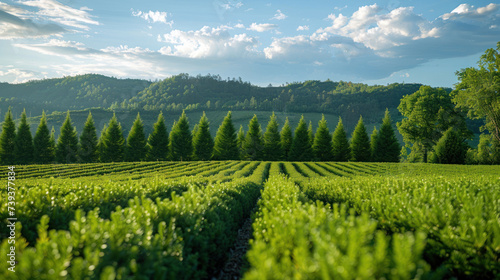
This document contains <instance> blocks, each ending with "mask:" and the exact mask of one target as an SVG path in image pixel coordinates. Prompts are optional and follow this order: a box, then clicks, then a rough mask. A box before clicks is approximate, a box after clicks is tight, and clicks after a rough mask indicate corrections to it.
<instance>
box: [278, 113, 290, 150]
mask: <svg viewBox="0 0 500 280" xmlns="http://www.w3.org/2000/svg"><path fill="white" fill-rule="evenodd" d="M292 142H293V136H292V128H291V127H290V121H288V117H287V118H286V120H285V124H284V125H283V128H281V133H280V143H281V148H282V149H283V156H282V158H283V159H288V156H289V154H290V149H291V148H292Z"/></svg>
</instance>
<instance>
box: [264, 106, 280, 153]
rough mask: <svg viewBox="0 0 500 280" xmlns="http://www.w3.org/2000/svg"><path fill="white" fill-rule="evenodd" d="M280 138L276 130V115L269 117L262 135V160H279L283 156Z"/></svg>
mask: <svg viewBox="0 0 500 280" xmlns="http://www.w3.org/2000/svg"><path fill="white" fill-rule="evenodd" d="M280 141H281V137H280V133H279V130H278V120H277V119H276V115H275V114H274V112H273V114H272V115H271V118H270V119H269V122H268V123H267V127H266V132H265V133H264V160H280V159H281V157H282V156H283V150H282V148H281V143H280Z"/></svg>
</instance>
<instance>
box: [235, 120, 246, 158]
mask: <svg viewBox="0 0 500 280" xmlns="http://www.w3.org/2000/svg"><path fill="white" fill-rule="evenodd" d="M236 143H237V145H238V151H239V154H240V155H242V154H243V143H245V131H244V130H243V125H240V130H239V131H238V134H237V135H236Z"/></svg>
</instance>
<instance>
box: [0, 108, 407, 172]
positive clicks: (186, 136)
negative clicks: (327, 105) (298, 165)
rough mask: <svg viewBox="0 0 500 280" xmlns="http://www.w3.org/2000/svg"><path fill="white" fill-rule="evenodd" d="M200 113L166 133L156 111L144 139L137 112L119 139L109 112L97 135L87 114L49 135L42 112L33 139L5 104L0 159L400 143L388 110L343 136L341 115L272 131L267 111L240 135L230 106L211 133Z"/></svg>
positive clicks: (342, 157)
mask: <svg viewBox="0 0 500 280" xmlns="http://www.w3.org/2000/svg"><path fill="white" fill-rule="evenodd" d="M209 125H210V123H209V121H208V118H207V117H206V115H205V113H203V116H202V117H201V119H200V121H199V123H198V124H197V125H195V127H194V129H193V131H190V128H189V121H188V118H187V116H186V114H185V112H183V113H182V115H181V117H180V118H179V119H178V120H177V121H175V122H174V125H173V127H172V131H171V132H170V134H169V133H168V132H167V127H166V125H165V119H164V117H163V115H162V113H160V114H159V116H158V120H157V121H156V123H155V124H154V126H153V129H154V130H153V132H152V133H151V134H150V135H149V137H147V138H146V135H145V133H144V125H143V123H142V120H141V117H140V115H139V114H137V118H136V119H135V121H134V123H133V125H132V128H131V129H130V132H129V134H128V137H127V138H126V139H125V137H124V136H123V131H122V127H121V125H120V123H119V122H118V120H117V118H116V116H115V115H113V117H112V118H111V120H110V121H109V123H108V124H107V125H104V128H103V129H102V131H101V135H100V137H99V138H98V137H97V133H96V127H95V123H94V120H93V118H92V114H91V113H89V116H88V118H87V121H86V122H85V125H84V128H83V131H82V133H81V135H80V137H79V138H78V135H77V131H76V128H75V127H74V126H73V125H72V122H71V118H70V114H69V112H68V114H67V116H66V119H65V121H64V123H63V124H62V126H61V132H60V136H59V138H58V139H57V141H56V140H55V137H54V128H52V132H51V133H49V129H48V127H47V119H46V116H45V113H43V115H42V118H41V120H40V124H39V125H38V129H37V131H36V133H35V136H34V137H32V135H31V132H30V130H29V124H28V122H27V117H26V113H25V112H23V113H22V115H21V121H20V123H19V126H18V128H17V132H16V127H15V123H14V120H13V117H12V113H11V111H10V110H9V111H8V112H7V114H6V117H5V121H4V123H3V130H2V134H1V135H0V161H1V162H2V164H29V163H52V162H58V163H73V162H120V161H156V160H174V161H186V160H239V159H242V160H269V161H278V160H289V161H381V162H397V161H399V151H400V146H399V144H398V142H397V139H396V136H395V134H394V129H393V126H392V121H391V118H390V115H389V111H388V110H386V114H385V117H384V119H383V122H382V125H381V127H380V129H379V131H377V130H376V129H374V131H373V133H372V135H371V139H370V138H369V137H368V134H367V132H366V127H365V125H364V123H363V118H360V119H359V122H358V124H357V126H356V128H355V129H354V132H353V133H352V137H351V141H350V142H349V140H348V138H347V134H346V132H345V129H344V126H343V123H342V119H341V118H339V122H338V125H337V128H336V129H335V131H334V132H333V135H332V134H330V132H329V130H328V125H327V121H326V119H325V116H324V115H323V117H322V119H321V120H320V121H319V123H318V128H317V130H316V133H314V132H313V128H312V123H311V122H309V125H307V123H306V121H305V120H304V117H303V116H302V118H301V119H300V121H299V124H298V125H297V127H296V129H295V132H294V133H292V129H291V127H290V122H289V121H288V118H287V119H286V121H285V124H284V125H283V127H282V128H281V131H280V130H279V124H278V121H277V118H276V115H275V114H274V113H273V114H272V115H271V117H270V119H269V122H268V124H267V126H266V131H265V132H263V131H262V128H261V126H260V124H259V121H258V119H257V116H256V115H254V117H253V118H252V119H251V120H250V122H249V124H248V131H247V132H246V133H245V131H244V129H243V127H242V126H241V127H240V129H239V131H238V133H236V130H235V128H234V125H233V122H232V119H231V112H228V114H227V116H226V117H225V118H224V120H223V122H222V124H221V125H220V126H219V129H218V130H217V134H216V136H215V139H213V138H212V136H211V134H210V131H209Z"/></svg>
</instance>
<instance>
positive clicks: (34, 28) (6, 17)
mask: <svg viewBox="0 0 500 280" xmlns="http://www.w3.org/2000/svg"><path fill="white" fill-rule="evenodd" d="M64 32H66V30H65V29H64V28H62V27H61V26H59V25H57V24H53V23H47V24H38V23H35V22H33V21H32V20H31V19H22V18H20V17H18V16H16V15H14V14H10V13H7V12H4V11H1V10H0V39H15V38H37V37H48V36H52V35H58V34H62V33H64Z"/></svg>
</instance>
